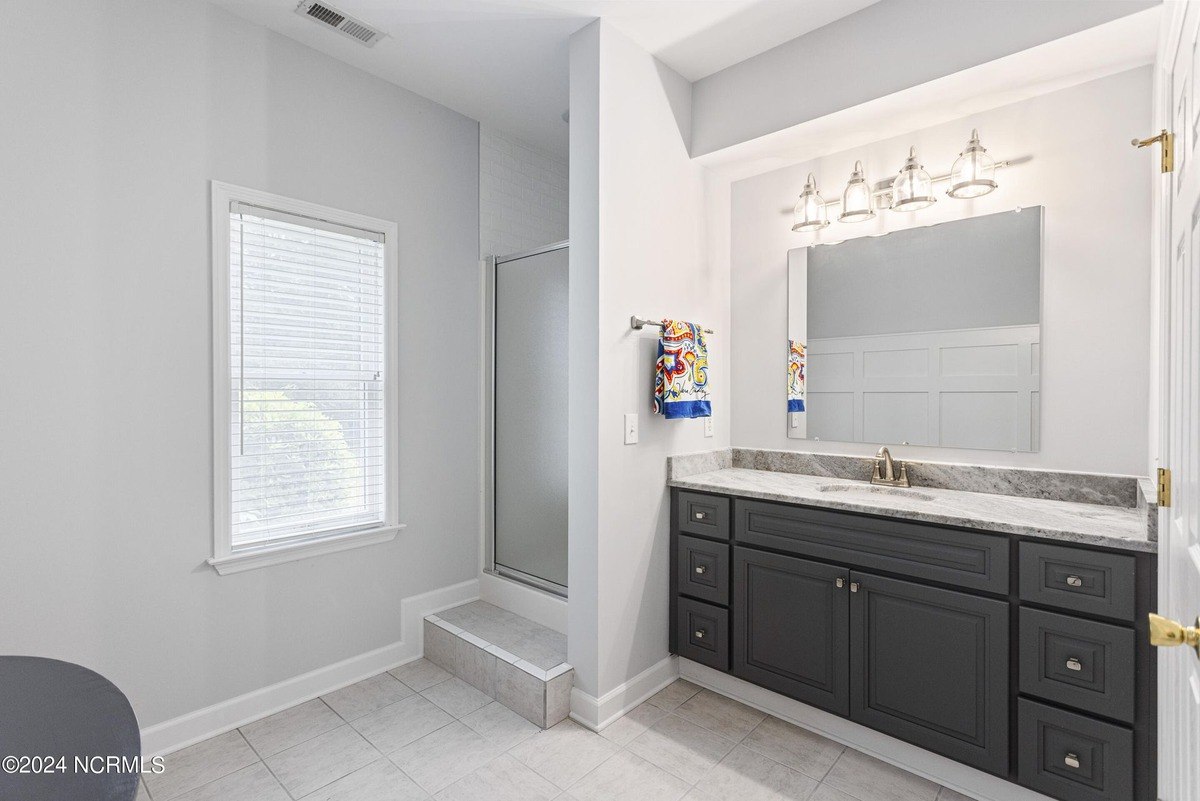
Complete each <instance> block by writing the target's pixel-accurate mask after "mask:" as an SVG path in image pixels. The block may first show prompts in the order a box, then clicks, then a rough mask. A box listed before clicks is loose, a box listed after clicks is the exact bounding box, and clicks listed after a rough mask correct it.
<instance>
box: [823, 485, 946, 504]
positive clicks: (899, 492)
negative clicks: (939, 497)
mask: <svg viewBox="0 0 1200 801" xmlns="http://www.w3.org/2000/svg"><path fill="white" fill-rule="evenodd" d="M817 492H844V493H846V494H848V495H895V496H897V497H900V498H908V499H909V500H913V501H932V500H936V499H935V498H934V496H932V495H930V494H929V493H927V492H921V491H920V490H915V489H911V488H908V487H880V486H877V485H875V484H822V485H821V486H819V487H817Z"/></svg>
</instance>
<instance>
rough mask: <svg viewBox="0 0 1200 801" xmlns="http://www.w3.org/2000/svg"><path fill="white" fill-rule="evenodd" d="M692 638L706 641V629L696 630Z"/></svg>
mask: <svg viewBox="0 0 1200 801" xmlns="http://www.w3.org/2000/svg"><path fill="white" fill-rule="evenodd" d="M692 636H693V637H695V638H696V639H697V640H703V639H704V629H696V630H695V631H694V632H692Z"/></svg>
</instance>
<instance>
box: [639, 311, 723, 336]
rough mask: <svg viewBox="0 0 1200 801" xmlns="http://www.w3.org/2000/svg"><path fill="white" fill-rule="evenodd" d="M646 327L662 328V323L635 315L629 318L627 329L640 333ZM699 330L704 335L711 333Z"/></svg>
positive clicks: (706, 330)
mask: <svg viewBox="0 0 1200 801" xmlns="http://www.w3.org/2000/svg"><path fill="white" fill-rule="evenodd" d="M648 325H653V326H655V327H657V328H662V323H660V322H656V321H655V320H643V319H642V318H641V317H638V316H637V315H636V314H635V315H633V316H632V317H630V318H629V327H630V328H632V329H633V330H635V331H641V330H642V329H643V328H644V327H645V326H648ZM701 330H702V331H704V333H706V334H711V333H713V330H712V329H711V328H703V329H701Z"/></svg>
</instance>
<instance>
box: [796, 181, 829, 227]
mask: <svg viewBox="0 0 1200 801" xmlns="http://www.w3.org/2000/svg"><path fill="white" fill-rule="evenodd" d="M795 215H796V221H795V224H794V225H793V226H792V230H793V231H818V230H820V229H822V228H824V227H825V226H827V225H829V213H828V212H827V211H826V209H825V201H824V200H823V199H822V198H821V193H820V192H818V191H817V179H816V178H814V177H813V174H812V173H811V172H810V173H809V174H808V180H807V181H806V182H805V184H804V191H802V192H801V193H800V199H799V200H798V201H796V212H795Z"/></svg>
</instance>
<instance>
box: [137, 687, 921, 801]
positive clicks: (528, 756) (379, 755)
mask: <svg viewBox="0 0 1200 801" xmlns="http://www.w3.org/2000/svg"><path fill="white" fill-rule="evenodd" d="M393 678H395V677H394V676H393ZM448 680H449V677H443V678H442V679H441V680H440V681H438V682H435V683H434V684H433V685H430V686H429V687H426V688H424V689H423V690H422V691H421V692H416V691H415V690H414V691H413V694H412V695H409V696H407V697H406V698H404V699H401V700H398V701H394V702H392V703H390V704H387V705H385V706H383V707H380V708H379V709H377V710H375V711H374V712H372V713H370V714H375V713H377V712H379V711H381V710H383V709H387V708H389V707H392V706H395V705H396V704H400V703H405V702H406V701H407V702H410V705H411V699H412V698H413V697H414V696H416V697H420V698H422V699H424V700H426V702H428V699H426V698H425V695H424V693H425V692H427V691H428V690H429V689H431V688H432V687H436V686H438V685H440V684H442V683H443V682H445V681H448ZM397 681H400V680H399V679H397ZM402 683H403V682H402ZM405 686H406V687H408V685H405ZM408 689H410V690H412V688H411V687H408ZM704 693H710V691H707V690H704V689H702V688H699V687H697V686H695V685H690V686H689V685H687V684H683V683H680V682H676V683H675V684H674V685H672V686H671V687H670V688H667V689H664V690H663V691H662V692H660V693H658V694H656V695H655V696H653V697H652V698H651V699H650V700H648V701H646V702H645V703H646V704H649V705H651V706H655V707H658V708H659V709H660V710H661V711H663V712H664V713H665V714H663V715H661V716H659V717H658V718H657V719H656V720H655V722H654V723H653V724H652V725H650V726H647V727H645V728H644V729H642V730H641V731H639V732H638V733H637V734H636V735H635V736H633V737H632V738H630V739H628V740H627V741H626V742H624V743H622V744H618V743H615V742H612V741H611V740H609V739H605V738H600V740H599V742H602V743H604V744H605V745H603V746H599V745H598V744H593V742H594V741H591V740H588V739H586V738H589V737H598V735H595V734H593V733H591V732H587V730H586V729H583V728H582V727H580V726H579V724H577V723H574V722H573V721H571V720H569V719H568V720H567V721H564V722H563V723H561V724H559V726H565V727H576V728H578V729H579V732H578V734H577V735H575V734H573V733H572V732H573V731H574V730H573V729H572V730H570V731H565V732H560V733H559V735H560V736H559V737H558V738H557V740H561V739H562V737H564V736H566V737H569V736H578V737H579V739H578V741H574V742H576V746H577V748H578V747H583V748H585V749H590V750H591V751H592V754H591V755H590V756H587V755H585V754H584V752H582V751H580V752H578V753H576V752H575V751H570V752H567V753H565V754H564V755H562V757H561V758H562V759H564V760H566V762H567V764H568V767H575V766H574V765H571V764H570V763H571V762H572V760H574V761H575V762H578V761H579V760H580V759H586V761H587V762H588V763H590V762H591V761H592V759H594V758H596V757H598V756H599V757H601V758H599V761H598V762H596V763H595V764H594V765H591V767H590V768H589V769H587V770H584V771H583V773H582V775H580V776H578V778H575V779H574V780H573V781H571V782H569V783H568V784H567V785H566V786H560V785H558V784H555V786H556V787H558V789H559V790H560V793H559V795H561V796H562V797H563V798H567V797H568V796H569V795H570V791H571V789H572V788H581V787H585V786H586V784H587V782H588V781H589V779H591V778H593V777H595V776H598V775H600V774H598V773H597V772H598V771H600V770H601V768H602V767H604V766H605V765H606V764H607V763H608V762H610V761H611V760H613V759H615V758H617V757H618V756H619V755H621V754H628V755H630V756H632V757H636V758H637V760H642V761H644V760H645V757H643V756H642V755H640V754H638V753H636V752H635V750H633V749H631V748H630V747H629V746H630V745H632V744H633V743H634V742H635V741H637V740H638V738H639V737H642V736H643V735H644V734H646V732H648V731H649V730H650V729H652V728H654V726H659V725H660V724H662V722H663V721H666V720H667V719H668V718H673V719H674V720H675V721H677V722H676V723H674V724H670V725H672V726H675V727H677V728H678V729H679V730H681V731H683V730H687V728H688V727H695V728H696V729H699V730H701V731H704V732H707V734H706V735H705V736H706V737H707V738H708V739H709V740H710V741H713V736H714V735H715V736H716V737H717V738H720V744H719V747H720V748H724V747H725V746H726V745H728V749H727V750H725V751H724V755H723V756H721V757H719V758H717V759H716V761H715V762H713V761H712V759H711V756H710V757H705V758H704V759H703V761H704V763H705V764H708V763H709V762H711V764H709V765H708V767H706V768H704V769H703V770H699V771H697V772H695V773H694V774H689V775H688V776H687V778H682V777H679V776H678V775H677V774H672V773H670V772H669V771H666V770H664V769H663V768H660V767H657V766H656V765H655V763H654V762H653V761H651V762H648V763H646V764H647V766H649V770H650V771H652V772H654V775H655V776H657V775H658V774H660V773H661V774H662V776H663V777H665V778H667V779H669V780H670V781H672V782H678V783H679V784H678V786H684V785H686V787H687V788H688V790H687V792H690V791H691V790H692V789H693V788H696V787H697V786H698V785H699V784H700V783H701V782H702V781H703V780H704V779H705V777H707V776H710V775H711V774H712V773H713V771H714V770H716V768H717V766H718V765H720V764H721V763H722V762H723V761H724V760H726V759H729V758H731V756H732V755H733V754H735V753H737V752H738V749H739V748H742V749H744V751H743V753H746V754H748V755H750V754H752V755H754V758H755V759H759V761H760V762H764V764H774V765H775V766H776V768H774V769H773V770H775V771H777V772H778V769H779V766H782V767H783V768H785V769H786V771H787V773H788V774H789V775H790V774H791V773H796V774H797V775H799V776H802V777H804V779H806V780H808V781H811V782H814V783H815V787H814V788H813V790H812V793H815V792H817V788H820V787H821V786H822V784H824V783H825V780H826V779H828V778H829V777H830V775H831V774H833V772H834V769H835V767H836V766H837V765H838V763H839V762H841V760H843V759H845V758H846V756H847V754H849V753H850V752H851V749H847V748H842V747H841V746H836V747H838V748H841V749H842V750H841V752H840V753H839V754H838V755H837V757H836V758H834V759H833V760H832V762H830V764H829V767H828V768H826V769H825V770H824V772H823V773H822V775H821V778H819V779H818V778H816V777H813V776H810V775H809V774H807V773H804V772H802V771H797V770H796V769H795V768H794V767H792V766H789V765H786V764H785V763H783V762H781V761H780V760H778V759H774V758H772V756H771V755H770V754H765V753H762V752H761V750H759V749H756V748H754V747H753V746H746V745H745V743H746V740H747V739H748V738H749V737H750V735H751V734H752V733H753V732H755V731H756V730H757V729H758V728H759V727H760V726H763V725H764V723H765V721H767V720H771V717H770V716H767V715H765V714H763V713H759V712H758V711H757V710H750V708H749V707H742V706H741V705H740V704H738V705H737V706H736V707H731V706H730V705H729V704H730V700H729V699H724V698H723V697H722V696H718V695H716V694H715V693H713V694H712V696H714V697H713V698H712V699H710V698H709V697H708V696H704V695H702V694H704ZM656 699H657V702H656ZM680 699H682V700H680ZM697 699H699V700H697ZM692 701H696V703H695V704H693V706H699V707H703V706H704V705H706V704H708V703H710V702H711V703H714V704H717V706H716V707H715V708H712V707H710V709H711V711H713V713H714V714H716V713H719V712H720V711H722V710H723V709H724V710H730V711H732V712H735V713H736V714H740V715H742V716H743V717H744V718H745V720H746V722H747V723H748V720H749V719H752V718H753V717H755V716H758V715H762V717H761V718H760V719H758V720H757V721H756V722H755V723H754V725H752V726H749V728H746V726H745V725H742V726H741V727H740V729H738V730H730V729H728V728H726V729H725V730H724V731H717V730H715V729H716V728H719V727H716V726H712V725H711V721H710V726H705V725H704V724H703V722H700V721H701V720H704V718H703V716H702V715H695V714H694V715H691V716H690V717H689V714H688V713H689V711H690V710H687V709H685V710H684V713H685V714H679V713H680V708H681V707H683V706H684V705H685V704H688V703H689V702H692ZM322 703H324V702H322ZM492 703H495V702H489V703H488V704H485V705H484V706H483V707H478V708H476V709H472V710H471V711H470V712H466V713H463V714H461V715H457V716H456V715H449V716H448V717H449V719H448V720H447V721H446V722H443V723H441V725H438V726H436V727H435V728H434V729H433V730H432V731H429V732H426V733H425V734H424V735H422V737H420V738H417V739H416V740H413V741H411V742H419V741H420V740H422V739H424V738H425V737H429V736H431V735H432V734H434V733H436V732H440V731H442V730H443V729H445V728H446V727H447V726H451V725H454V724H455V723H458V722H460V721H462V720H463V719H464V718H467V717H470V716H471V715H473V714H475V713H476V712H479V711H480V710H482V709H484V708H486V707H488V706H490V705H491V704H492ZM285 711H287V710H285ZM333 711H334V713H335V714H336V715H337V717H338V718H339V719H340V720H341V724H340V725H339V728H340V727H341V726H348V727H349V728H350V729H351V730H352V731H354V732H356V733H358V734H359V736H362V734H361V732H359V730H358V729H357V728H356V727H355V726H354V722H355V721H361V720H362V719H363V718H362V717H358V718H355V719H354V721H351V720H347V719H346V718H345V717H344V716H342V715H341V714H339V713H337V711H336V710H333ZM514 717H515V715H514ZM694 718H698V719H694ZM521 723H522V724H523V721H521ZM467 728H468V729H469V730H470V731H471V732H474V733H475V734H477V735H478V736H480V737H483V738H484V739H485V740H489V739H491V738H489V737H487V735H484V734H482V733H480V732H478V731H476V730H475V729H474V728H473V727H471V726H470V725H467ZM329 733H330V732H329V731H327V730H322V731H320V732H315V733H313V734H312V736H310V737H306V738H304V739H303V740H301V741H299V742H296V743H295V744H292V745H289V747H288V748H287V749H285V750H284V751H283V752H280V753H286V752H287V751H288V750H291V749H292V748H297V747H300V746H302V745H304V744H305V743H310V742H311V741H312V740H313V739H315V738H316V737H320V736H324V735H328V734H329ZM731 735H732V736H731ZM238 736H239V737H241V738H242V740H243V741H245V743H246V744H247V745H248V746H249V747H250V749H251V750H252V751H253V753H254V755H255V757H257V760H258V762H257V764H262V765H263V766H264V767H266V768H267V770H268V771H270V773H271V775H272V777H274V779H275V781H276V782H278V783H279V785H280V787H281V788H284V792H285V793H286V794H287V795H288V796H289V797H291V798H293V799H294V800H295V801H300V798H298V797H296V796H293V795H291V793H290V791H288V790H287V789H286V787H285V786H284V783H283V782H282V781H281V780H280V778H279V776H278V775H277V774H276V772H275V771H274V770H272V769H271V768H270V766H269V765H267V763H266V760H265V759H264V758H263V757H262V754H261V753H260V752H259V751H258V749H257V748H255V747H254V745H253V744H252V743H250V741H249V739H248V738H246V737H245V736H244V735H243V734H242V733H241V730H240V729H239V730H238ZM551 736H552V735H549V734H547V733H546V732H545V731H541V732H536V733H533V734H532V735H529V736H525V737H523V738H522V739H521V740H519V741H518V742H513V743H509V744H507V745H503V746H501V745H500V744H499V743H497V751H495V752H494V754H493V755H490V756H488V757H487V759H488V762H491V761H494V760H496V759H498V758H500V757H501V756H504V755H512V756H513V757H515V758H516V760H517V762H519V763H521V764H522V765H524V766H525V767H526V768H529V769H532V770H533V772H534V774H536V775H538V776H541V778H542V779H545V780H548V781H550V782H551V783H552V784H554V780H555V778H559V780H560V781H562V779H561V778H560V777H559V776H558V775H556V774H554V771H553V770H550V769H548V768H547V767H544V765H549V764H550V762H551V761H552V760H551V759H549V758H547V749H546V748H545V745H546V743H545V742H543V743H542V744H541V746H542V747H526V748H522V747H521V746H522V745H524V744H525V743H530V742H532V741H533V740H534V739H535V738H538V737H551ZM760 740H761V737H760ZM492 741H493V742H496V741H494V740H492ZM555 742H556V740H554V739H552V740H550V741H549V743H551V744H553V743H555ZM714 742H715V741H714ZM367 743H368V744H369V745H370V748H371V750H372V751H373V752H374V754H375V757H374V758H373V759H371V760H370V761H369V762H368V763H367V764H366V765H364V766H361V767H358V768H356V769H355V770H353V771H351V772H350V773H348V774H345V775H342V776H338V777H336V778H334V779H332V780H330V781H328V782H326V783H325V784H323V785H322V786H321V787H320V788H318V789H316V790H313V791H311V792H308V795H307V796H304V797H311V796H312V795H314V794H316V793H320V792H322V791H323V790H325V789H326V788H328V787H329V786H330V785H332V784H334V783H336V782H339V781H342V780H344V779H346V778H348V777H349V776H352V775H354V774H356V773H357V772H358V771H362V770H366V769H368V768H370V767H371V766H372V765H375V764H377V763H378V762H379V761H380V760H381V759H383V760H387V762H388V763H390V765H392V766H394V767H395V768H396V770H398V771H399V772H400V773H401V775H403V776H405V777H407V778H408V779H410V780H412V781H413V783H414V784H415V785H417V786H420V785H419V783H418V782H416V779H415V778H414V777H413V776H412V775H411V774H409V773H408V772H407V771H405V770H404V768H402V767H401V766H400V765H399V764H397V762H396V760H395V759H394V757H395V756H396V755H397V754H398V753H400V750H403V749H397V750H395V751H392V752H390V753H389V752H384V751H382V750H380V748H379V747H378V746H376V745H375V743H374V742H371V741H370V739H367ZM668 745H670V746H672V747H673V750H676V747H680V748H683V749H684V753H688V752H687V748H688V747H687V746H686V745H684V744H683V742H682V741H674V742H671V743H668ZM831 745H836V744H832V743H831ZM597 749H598V750H597ZM605 749H611V752H610V753H607V754H603V753H602V752H603V751H604V750H605ZM637 750H641V751H643V752H644V748H642V747H640V746H638V747H637ZM514 751H515V752H516V753H514ZM551 756H553V755H551ZM651 756H652V757H654V758H655V759H656V760H657V759H659V758H660V757H663V758H669V757H667V756H665V755H664V754H659V753H652V754H651ZM692 756H695V755H692ZM268 758H269V757H268ZM697 758H698V757H697ZM166 760H167V766H168V769H169V767H170V761H171V756H170V755H168V756H167V757H166ZM539 760H543V762H539ZM531 761H532V762H533V764H529V763H530V762H531ZM487 764H488V763H484V766H485V767H486V765H487ZM509 764H513V763H509ZM539 768H541V769H539ZM244 769H245V768H239V770H244ZM481 770H483V768H477V769H476V770H475V771H473V772H472V773H468V774H467V777H465V778H469V777H471V776H473V775H475V774H476V773H478V772H479V771H481ZM888 770H895V769H893V768H888ZM233 772H234V773H236V772H237V771H233ZM547 772H549V773H551V774H552V775H546V773H547ZM230 775H232V774H225V775H224V776H221V777H218V778H216V779H213V780H212V781H220V780H222V779H227V778H228V777H229V776H230ZM910 776H911V774H905V775H903V776H902V778H904V779H905V780H906V781H907V780H908V778H909V777H910ZM465 778H464V779H456V782H457V781H464V780H465ZM911 779H912V780H913V781H914V782H918V783H919V782H924V780H920V779H917V777H915V776H912V777H911ZM212 781H210V782H209V784H211V783H212ZM539 781H540V780H539ZM925 784H932V783H925ZM207 786H209V785H208V784H206V785H203V786H202V788H203V787H207ZM453 786H454V782H452V783H451V784H450V786H449V787H447V788H446V789H445V790H441V791H440V792H441V793H447V791H448V790H449V789H450V788H451V787H453ZM826 786H827V787H829V788H831V789H839V790H840V791H841V792H842V793H845V794H846V795H847V796H848V797H850V796H849V793H848V792H847V791H846V790H845V789H843V788H834V786H833V785H826ZM919 786H920V787H921V788H922V789H929V788H926V787H925V786H924V784H920V785H919ZM933 787H934V789H932V790H931V791H930V793H931V794H930V793H925V794H924V795H919V794H916V793H910V794H909V795H908V798H911V799H912V801H935V800H936V798H937V797H940V796H942V795H943V789H944V788H940V787H936V785H934V786H933ZM202 788H197V790H190V791H188V792H197V791H198V790H199V789H202ZM422 789H424V788H422ZM763 789H765V788H763ZM147 795H149V791H147ZM556 797H557V796H556ZM777 797H778V798H780V799H782V798H784V796H782V795H779V796H777ZM898 798H903V796H898ZM151 799H152V801H169V799H158V798H154V797H153V796H151ZM354 801H372V799H370V798H368V797H366V796H361V797H359V796H356V797H354ZM860 801H874V799H871V798H866V799H860ZM904 801H907V799H904Z"/></svg>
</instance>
